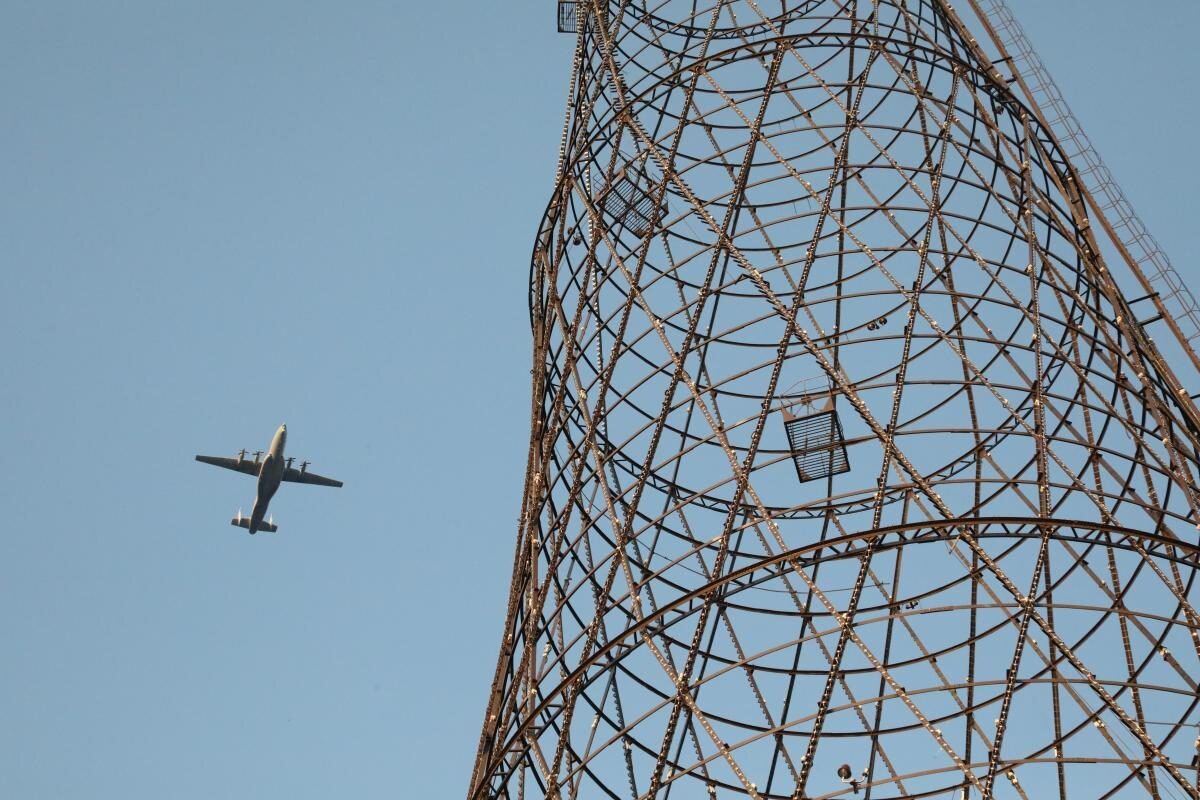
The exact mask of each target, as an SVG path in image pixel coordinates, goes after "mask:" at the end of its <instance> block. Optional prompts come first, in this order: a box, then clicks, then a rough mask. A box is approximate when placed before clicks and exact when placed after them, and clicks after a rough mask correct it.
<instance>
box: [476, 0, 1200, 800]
mask: <svg viewBox="0 0 1200 800" xmlns="http://www.w3.org/2000/svg"><path fill="white" fill-rule="evenodd" d="M563 5H569V6H570V7H569V8H564V7H562V5H560V22H565V24H566V25H567V27H574V28H575V29H576V30H577V48H576V60H575V65H574V70H573V73H572V80H571V88H570V100H569V113H568V120H567V125H566V128H565V130H564V137H563V149H562V153H561V161H560V170H559V176H558V181H557V187H556V191H555V193H554V196H553V198H552V200H551V203H550V205H549V208H548V211H547V213H546V216H545V219H544V221H543V224H542V227H541V230H540V234H539V237H538V240H537V244H536V247H535V252H534V257H533V271H532V284H531V297H530V302H531V311H532V323H533V332H534V363H533V370H532V374H533V388H534V394H533V408H532V418H533V421H532V434H531V442H530V451H529V467H528V475H527V480H526V485H525V496H524V506H523V511H522V521H521V526H520V532H519V540H518V546H517V553H516V561H515V565H514V573H513V583H512V594H511V598H510V602H509V608H508V618H507V627H506V631H505V635H504V639H503V643H502V646H501V652H500V657H499V663H498V667H497V672H496V678H495V682H494V684H493V687H492V692H491V695H490V698H489V702H488V709H487V714H486V719H485V722H484V729H483V735H482V740H481V744H480V748H479V753H478V758H477V761H476V766H475V772H474V776H473V778H472V782H471V787H470V792H469V796H470V797H471V798H474V799H476V800H482V798H513V799H514V800H515V799H516V798H542V797H548V798H588V799H589V800H590V799H591V798H604V797H609V798H629V799H630V800H637V799H638V798H667V797H675V798H679V800H690V799H691V798H713V797H740V796H748V797H754V798H802V797H804V798H817V797H834V796H851V795H852V794H861V795H862V796H863V797H864V798H871V800H884V798H902V797H903V798H917V797H938V798H950V797H954V798H966V797H988V798H990V797H998V798H999V797H1004V798H1033V799H1034V800H1037V799H1039V798H1048V797H1056V798H1066V797H1075V798H1080V797H1117V796H1120V797H1188V796H1192V797H1195V796H1198V795H1197V790H1196V785H1197V773H1198V771H1200V766H1198V765H1197V762H1196V761H1194V757H1195V756H1196V754H1197V745H1198V744H1200V743H1197V742H1194V741H1193V740H1194V737H1195V734H1196V729H1195V728H1194V727H1193V726H1195V725H1196V723H1197V721H1200V697H1198V695H1197V680H1198V679H1200V615H1198V614H1197V612H1196V599H1197V596H1198V594H1200V589H1198V587H1197V585H1196V577H1197V566H1198V564H1197V559H1198V557H1200V552H1198V548H1197V524H1196V523H1197V520H1198V519H1200V514H1198V507H1200V489H1198V487H1197V474H1198V471H1200V470H1198V465H1200V424H1198V416H1197V412H1196V409H1195V407H1194V406H1193V404H1192V401H1191V400H1190V399H1189V397H1188V396H1187V392H1186V391H1185V390H1184V388H1183V387H1182V386H1181V384H1180V382H1179V380H1178V379H1177V377H1176V376H1175V374H1173V373H1172V371H1171V369H1170V368H1169V367H1168V365H1167V363H1166V361H1167V359H1166V358H1164V357H1163V356H1162V355H1161V354H1160V352H1159V350H1158V348H1157V346H1156V345H1155V344H1154V342H1153V341H1152V340H1151V339H1150V337H1149V335H1148V334H1147V331H1146V329H1145V328H1144V326H1143V325H1141V324H1139V322H1138V321H1137V317H1136V315H1135V313H1134V310H1133V307H1132V305H1131V302H1130V300H1129V299H1127V298H1126V297H1125V296H1124V295H1123V293H1122V290H1121V287H1120V280H1119V279H1118V277H1114V276H1113V275H1112V274H1110V272H1109V267H1108V266H1107V265H1106V261H1105V258H1104V257H1103V255H1102V253H1101V246H1100V242H1099V241H1098V239H1097V233H1096V230H1097V229H1098V226H1096V225H1094V224H1093V220H1089V218H1088V211H1087V208H1088V206H1087V201H1088V197H1087V190H1086V188H1085V187H1084V186H1082V184H1081V182H1080V180H1079V178H1078V176H1077V175H1076V173H1075V172H1074V169H1073V167H1072V165H1071V164H1070V163H1068V161H1067V159H1066V158H1065V157H1064V156H1063V154H1062V151H1061V148H1060V147H1059V145H1058V144H1057V142H1056V139H1055V137H1054V135H1053V134H1052V132H1051V131H1050V129H1049V128H1048V127H1047V125H1046V122H1045V119H1044V118H1043V117H1042V116H1041V114H1040V112H1039V110H1038V109H1037V108H1036V107H1033V106H1032V105H1031V104H1030V103H1029V102H1028V101H1025V100H1023V99H1022V98H1021V97H1020V96H1018V94H1016V93H1015V92H1014V89H1013V86H1012V83H1011V81H1010V80H1009V79H1008V77H1009V76H1008V75H1007V74H1005V72H1004V70H1003V65H1001V64H999V63H996V62H993V61H992V60H991V59H990V58H989V56H988V54H987V51H985V49H984V47H983V46H982V45H981V44H980V43H979V42H977V41H976V40H975V39H974V38H972V35H971V33H970V31H969V29H968V26H967V24H966V22H965V21H964V20H963V19H961V18H960V17H959V16H958V15H957V14H956V12H955V11H954V10H952V9H951V7H950V6H949V5H947V4H946V3H944V2H943V0H873V1H872V0H809V1H808V2H800V1H799V0H784V1H783V2H765V1H763V0H758V1H757V2H756V0H726V1H724V2H721V1H720V0H717V1H716V2H714V0H704V2H701V0H693V1H692V2H684V0H665V1H662V2H655V0H647V2H645V3H641V2H633V1H632V0H625V1H624V2H622V1H621V0H614V1H613V2H600V0H594V2H586V3H572V4H563ZM1133 302H1134V303H1136V302H1137V301H1136V300H1134V301H1133ZM1183 344H1184V346H1186V342H1184V343H1183ZM840 765H844V767H843V768H839V766H840Z"/></svg>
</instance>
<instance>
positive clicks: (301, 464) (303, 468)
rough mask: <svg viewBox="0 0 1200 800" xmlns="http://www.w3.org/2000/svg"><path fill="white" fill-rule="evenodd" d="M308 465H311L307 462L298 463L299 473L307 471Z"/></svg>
mask: <svg viewBox="0 0 1200 800" xmlns="http://www.w3.org/2000/svg"><path fill="white" fill-rule="evenodd" d="M310 463H311V462H309V461H301V462H300V471H301V472H304V470H306V469H308V465H309V464H310Z"/></svg>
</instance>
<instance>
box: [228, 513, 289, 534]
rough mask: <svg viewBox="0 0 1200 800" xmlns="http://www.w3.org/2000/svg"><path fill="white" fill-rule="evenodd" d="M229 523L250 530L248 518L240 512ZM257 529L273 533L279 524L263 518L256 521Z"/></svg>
mask: <svg viewBox="0 0 1200 800" xmlns="http://www.w3.org/2000/svg"><path fill="white" fill-rule="evenodd" d="M229 524H230V525H233V526H235V527H238V528H245V529H246V530H250V518H249V517H243V516H242V515H241V514H238V515H237V516H236V517H234V518H233V519H231V520H229ZM258 529H259V530H260V531H266V532H267V533H275V531H277V530H279V526H278V525H276V524H274V523H273V522H269V521H268V520H265V519H264V520H263V521H262V522H260V523H258Z"/></svg>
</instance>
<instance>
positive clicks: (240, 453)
mask: <svg viewBox="0 0 1200 800" xmlns="http://www.w3.org/2000/svg"><path fill="white" fill-rule="evenodd" d="M245 460H246V448H244V447H243V448H242V449H241V450H239V451H238V461H245Z"/></svg>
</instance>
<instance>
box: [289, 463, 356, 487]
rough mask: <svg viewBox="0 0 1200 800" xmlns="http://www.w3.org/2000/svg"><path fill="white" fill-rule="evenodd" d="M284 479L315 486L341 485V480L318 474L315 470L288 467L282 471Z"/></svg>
mask: <svg viewBox="0 0 1200 800" xmlns="http://www.w3.org/2000/svg"><path fill="white" fill-rule="evenodd" d="M283 479H284V480H285V481H291V482H293V483H312V484H316V485H317V486H341V485H342V482H341V481H335V480H334V479H333V478H326V477H325V476H323V475H318V474H317V473H315V472H309V471H308V470H307V469H294V468H292V467H288V468H287V469H286V470H285V471H284V473H283Z"/></svg>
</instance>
